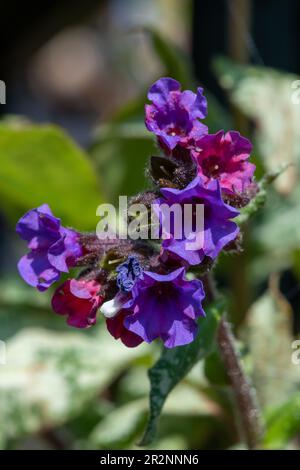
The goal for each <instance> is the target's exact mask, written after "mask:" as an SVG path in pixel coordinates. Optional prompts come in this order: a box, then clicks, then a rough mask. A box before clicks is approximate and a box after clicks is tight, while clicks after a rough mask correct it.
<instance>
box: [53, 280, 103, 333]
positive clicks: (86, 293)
mask: <svg viewBox="0 0 300 470" xmlns="http://www.w3.org/2000/svg"><path fill="white" fill-rule="evenodd" d="M100 287H101V286H100V284H99V283H98V282H97V281H94V280H92V281H86V280H83V279H82V280H79V281H77V280H76V279H71V280H70V279H68V280H67V281H66V282H64V283H63V284H62V285H61V286H60V287H58V289H57V290H56V291H55V293H54V296H53V298H52V308H53V310H54V311H55V312H56V313H58V314H59V315H67V316H68V319H67V323H68V324H69V325H71V326H75V327H76V328H87V327H89V326H92V325H94V324H95V323H96V314H97V310H98V308H99V307H100V306H101V304H102V303H103V298H102V297H101V296H100V295H99V290H100Z"/></svg>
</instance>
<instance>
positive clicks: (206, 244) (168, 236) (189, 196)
mask: <svg viewBox="0 0 300 470" xmlns="http://www.w3.org/2000/svg"><path fill="white" fill-rule="evenodd" d="M161 194H162V196H163V197H162V198H160V199H159V200H158V201H157V202H158V204H159V218H160V223H161V227H162V233H163V235H164V238H165V239H164V240H163V243H162V248H163V250H165V251H166V252H168V253H169V254H171V255H175V257H179V258H181V259H182V260H185V261H186V262H187V263H188V264H190V265H197V264H200V263H201V261H202V260H203V259H204V257H205V256H208V257H210V258H211V259H215V258H216V257H217V256H218V254H219V253H220V251H221V250H222V248H224V247H225V246H226V245H227V244H228V243H229V242H231V241H232V240H234V239H235V238H236V236H237V234H238V233H239V228H238V226H237V225H236V224H235V223H234V222H232V221H231V220H230V219H232V218H234V217H236V216H237V215H238V214H239V212H238V211H237V210H236V209H234V208H233V207H231V206H229V205H228V204H225V203H224V202H223V200H222V196H221V191H220V185H219V183H218V181H217V180H212V181H210V182H209V183H208V184H207V185H204V182H203V179H202V178H201V177H200V176H197V177H196V178H195V179H194V180H193V181H192V182H191V183H190V184H189V185H188V186H186V188H184V189H173V188H163V189H161ZM173 204H178V205H179V206H180V207H181V212H180V213H179V216H180V217H181V218H180V221H179V222H180V224H179V225H180V226H181V231H180V233H178V231H177V233H176V223H175V222H174V218H173V220H171V223H170V224H166V221H165V216H166V211H165V210H164V208H165V207H166V206H165V205H167V207H170V208H172V206H173ZM197 205H202V208H203V212H202V211H201V213H200V214H201V215H202V216H203V217H202V223H201V230H200V231H199V229H198V228H197V226H198V221H197V220H194V218H196V217H197V212H198V211H197ZM173 207H174V206H173ZM187 207H190V208H191V209H192V210H191V211H190V212H185V211H187ZM186 213H187V214H188V215H189V214H190V217H187V216H185V214H186ZM177 214H178V213H177ZM168 215H169V214H168ZM175 216H176V213H175ZM177 217H178V215H177ZM200 222H201V221H200ZM177 223H178V221H177ZM199 225H200V224H199Z"/></svg>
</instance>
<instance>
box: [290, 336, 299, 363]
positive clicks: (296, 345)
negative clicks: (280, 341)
mask: <svg viewBox="0 0 300 470" xmlns="http://www.w3.org/2000/svg"><path fill="white" fill-rule="evenodd" d="M292 349H294V352H293V353H292V356H291V360H292V363H293V364H294V365H295V366H298V365H299V364H300V339H296V340H295V341H293V342H292Z"/></svg>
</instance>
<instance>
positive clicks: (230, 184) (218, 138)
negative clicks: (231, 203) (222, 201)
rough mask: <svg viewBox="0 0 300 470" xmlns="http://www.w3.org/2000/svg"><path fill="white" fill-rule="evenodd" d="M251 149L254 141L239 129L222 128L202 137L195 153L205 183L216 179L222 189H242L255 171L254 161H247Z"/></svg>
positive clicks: (237, 190) (242, 190) (238, 190)
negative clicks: (251, 141) (226, 129)
mask: <svg viewBox="0 0 300 470" xmlns="http://www.w3.org/2000/svg"><path fill="white" fill-rule="evenodd" d="M251 151H252V145H251V143H250V142H249V140H248V139H246V138H245V137H242V136H241V135H240V134H239V132H236V131H229V132H227V133H226V134H225V133H224V131H219V132H217V133H216V134H208V135H205V136H204V137H202V138H201V139H199V140H198V141H197V142H196V145H195V148H194V150H193V151H192V154H193V156H194V157H195V159H196V162H197V165H198V174H199V175H201V176H203V177H204V183H208V182H209V181H211V180H213V179H217V180H218V181H219V183H220V186H221V189H222V190H224V191H227V192H232V193H243V192H244V191H245V189H246V188H247V187H248V186H249V184H250V183H251V181H252V177H253V173H254V171H255V165H254V164H253V163H249V162H248V161H247V159H248V158H249V156H250V153H251Z"/></svg>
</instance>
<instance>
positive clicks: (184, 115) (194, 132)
mask: <svg viewBox="0 0 300 470" xmlns="http://www.w3.org/2000/svg"><path fill="white" fill-rule="evenodd" d="M148 99H149V100H150V101H152V104H147V105H146V106H145V112H146V117H145V124H146V127H147V129H148V130H149V131H151V132H154V134H156V136H157V137H158V139H159V141H160V142H161V143H162V144H163V146H166V147H167V149H169V150H172V149H174V148H175V147H176V145H177V144H181V145H183V146H185V145H188V143H189V142H190V141H191V139H195V138H200V137H201V136H202V135H203V134H206V133H207V127H206V126H205V125H204V124H202V123H201V122H200V121H199V119H204V118H205V117H206V115H207V101H206V98H205V97H204V96H203V89H202V88H198V90H197V94H195V93H193V92H192V91H190V90H185V91H182V92H181V91H180V83H179V82H177V81H176V80H174V79H173V78H160V79H159V80H157V82H155V83H154V84H153V85H152V86H151V88H150V90H149V93H148Z"/></svg>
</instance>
